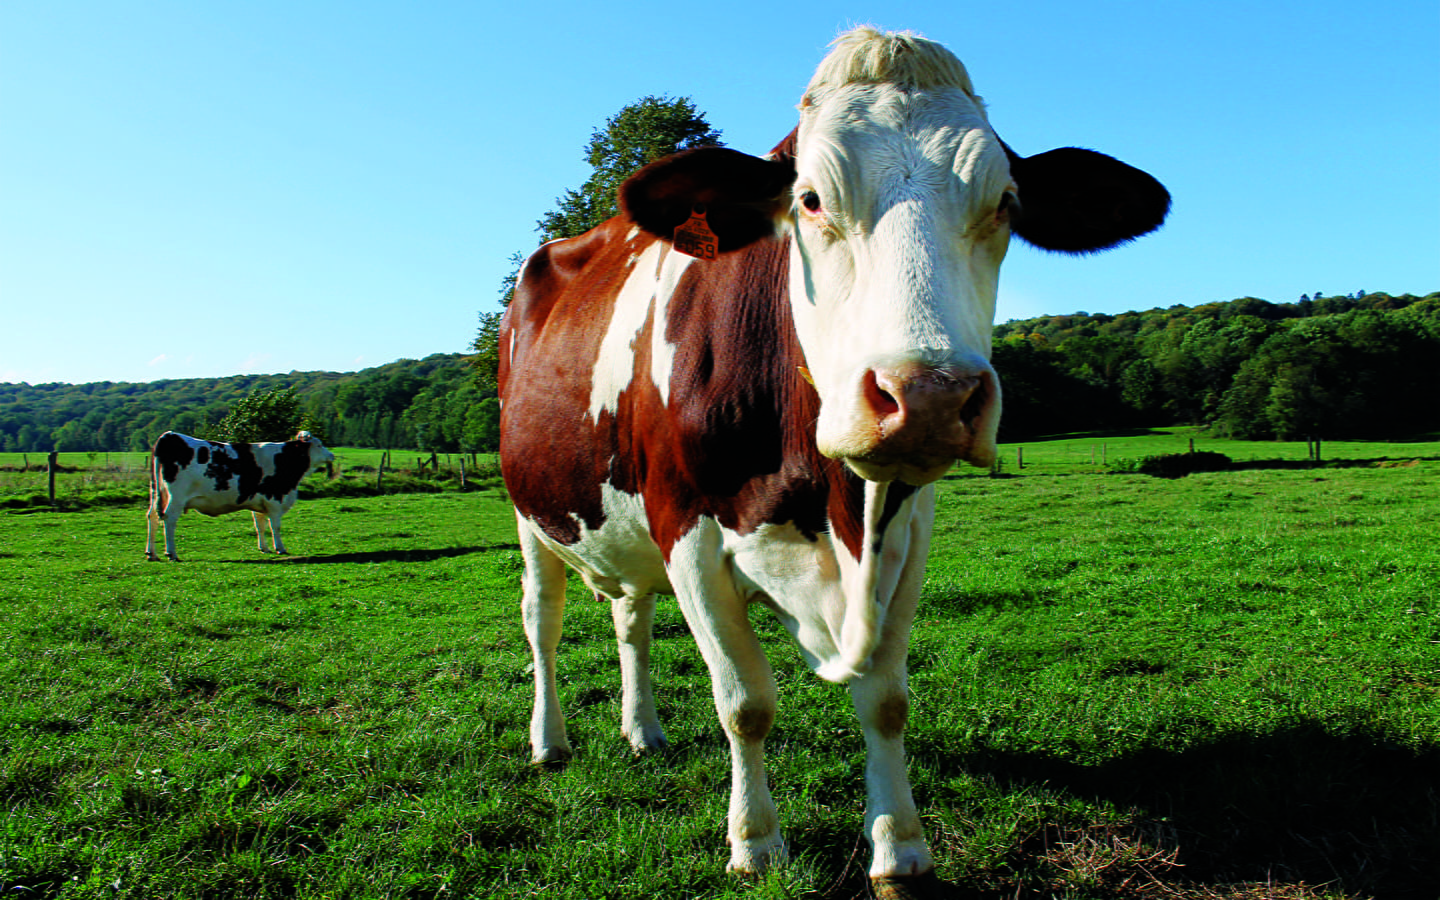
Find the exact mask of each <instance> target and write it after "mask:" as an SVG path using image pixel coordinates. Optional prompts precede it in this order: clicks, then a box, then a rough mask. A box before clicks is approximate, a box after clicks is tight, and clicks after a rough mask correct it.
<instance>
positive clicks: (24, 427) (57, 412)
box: [0, 353, 500, 453]
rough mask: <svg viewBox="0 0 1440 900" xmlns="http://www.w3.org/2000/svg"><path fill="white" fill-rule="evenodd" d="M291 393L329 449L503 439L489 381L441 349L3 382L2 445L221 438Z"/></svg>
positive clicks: (101, 447) (468, 446)
mask: <svg viewBox="0 0 1440 900" xmlns="http://www.w3.org/2000/svg"><path fill="white" fill-rule="evenodd" d="M287 394H289V395H292V396H293V400H294V405H295V407H296V408H297V411H298V414H299V415H298V418H299V420H300V421H301V422H302V423H303V425H304V427H306V428H308V429H309V430H310V431H312V432H314V433H315V434H316V435H318V436H320V438H321V439H322V440H323V441H325V443H326V444H330V445H334V446H346V447H381V448H395V449H422V450H434V451H439V452H442V453H445V452H456V451H465V452H469V451H476V452H483V451H489V450H493V449H495V447H496V445H497V444H498V441H499V422H500V407H499V400H497V399H496V396H495V388H494V384H493V382H492V383H489V384H487V383H486V382H485V380H484V379H483V378H481V377H478V376H477V374H476V372H475V371H474V369H473V367H472V366H470V365H469V364H468V363H467V357H466V356H464V355H462V354H459V353H437V354H434V355H432V356H427V357H425V358H424V359H421V360H413V359H402V360H397V361H395V362H392V363H388V364H386V365H383V366H376V367H374V368H370V369H365V370H363V371H360V372H350V373H341V372H291V373H289V374H284V375H236V376H231V377H228V378H185V379H167V380H163V381H153V382H146V383H132V382H110V381H104V382H92V383H88V384H59V383H56V384H38V385H30V384H24V383H20V384H0V450H4V451H9V452H44V451H49V450H58V451H61V452H77V451H107V450H109V451H114V450H147V449H149V447H150V445H151V444H152V443H153V442H154V441H155V438H156V437H158V436H159V435H160V434H162V433H164V432H165V431H167V430H168V431H182V432H185V433H187V434H193V435H195V436H197V437H202V438H209V439H213V440H226V439H229V438H232V437H235V436H236V434H235V427H234V426H235V419H236V417H235V415H234V414H235V413H236V411H237V410H244V409H246V408H247V403H249V404H250V407H249V408H253V407H254V406H255V405H257V404H258V405H261V406H263V405H264V402H265V401H267V400H274V399H282V398H284V397H285V395H287ZM245 437H252V438H253V439H256V440H287V439H289V438H290V437H293V433H288V434H287V433H276V434H261V435H249V434H247V435H245Z"/></svg>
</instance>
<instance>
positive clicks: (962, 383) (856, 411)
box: [821, 362, 1000, 485]
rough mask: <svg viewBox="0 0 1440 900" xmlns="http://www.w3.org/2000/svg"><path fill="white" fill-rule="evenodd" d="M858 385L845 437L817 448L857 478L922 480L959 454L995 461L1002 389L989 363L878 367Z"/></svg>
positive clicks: (987, 462)
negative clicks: (838, 460) (981, 364)
mask: <svg viewBox="0 0 1440 900" xmlns="http://www.w3.org/2000/svg"><path fill="white" fill-rule="evenodd" d="M858 390H859V397H858V398H857V401H856V402H855V404H854V406H853V407H852V410H853V416H854V418H853V420H852V422H851V423H850V429H849V431H850V434H849V436H848V439H847V440H844V441H840V442H837V443H836V444H835V446H834V447H833V448H830V449H827V448H825V447H823V446H822V448H821V449H822V451H824V452H826V455H828V456H833V457H836V458H838V459H842V460H844V462H845V463H846V464H847V465H848V466H849V467H850V468H851V469H852V470H853V471H854V472H855V473H856V474H857V475H859V476H860V477H862V478H864V479H866V480H868V481H895V480H899V481H902V482H905V483H907V484H914V485H922V484H929V483H930V482H932V481H935V480H936V479H938V478H940V476H942V475H944V474H945V473H946V472H947V471H949V470H950V467H951V466H952V465H954V464H955V462H956V461H957V460H961V461H964V462H968V463H971V464H973V465H977V466H986V467H988V466H989V465H991V463H993V462H994V459H995V453H996V448H995V430H996V425H997V424H998V419H999V400H1000V391H999V381H998V379H997V378H996V377H995V372H994V370H993V369H991V368H990V367H989V366H988V365H984V366H983V367H982V366H953V365H939V366H937V365H930V364H926V363H922V362H906V363H898V364H894V365H877V366H873V367H871V368H869V369H867V370H865V371H864V372H863V373H862V375H861V377H860V383H859V387H858ZM832 450H833V451H834V452H832Z"/></svg>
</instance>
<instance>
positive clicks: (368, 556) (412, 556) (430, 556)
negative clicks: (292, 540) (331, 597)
mask: <svg viewBox="0 0 1440 900" xmlns="http://www.w3.org/2000/svg"><path fill="white" fill-rule="evenodd" d="M519 549H520V545H519V544H477V545H475V546H470V547H437V548H432V549H417V550H366V551H363V552H360V553H330V554H326V555H324V556H278V557H277V556H271V557H267V558H264V559H234V560H230V561H231V562H237V563H245V564H247V565H256V564H259V565H270V566H276V565H282V566H308V565H317V564H321V563H380V562H434V561H435V560H437V559H451V558H453V557H456V556H468V555H470V554H471V553H487V552H489V551H491V550H519Z"/></svg>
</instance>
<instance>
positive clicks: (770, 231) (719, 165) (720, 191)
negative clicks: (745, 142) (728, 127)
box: [618, 147, 795, 253]
mask: <svg viewBox="0 0 1440 900" xmlns="http://www.w3.org/2000/svg"><path fill="white" fill-rule="evenodd" d="M794 180H795V167H794V165H792V164H791V162H790V161H789V160H786V159H761V158H760V157H758V156H751V155H749V154H748V153H741V152H740V151H738V150H731V149H729V148H728V147H697V148H695V149H693V150H684V151H681V152H680V153H676V154H674V155H673V156H667V157H665V158H664V159H659V160H656V161H655V162H653V163H651V164H650V165H648V166H646V167H644V168H643V169H641V170H640V171H638V172H636V173H635V174H634V175H631V176H630V177H629V178H628V179H626V181H625V183H624V184H622V185H621V186H620V194H619V198H618V199H619V201H620V209H621V210H622V211H623V212H624V213H625V215H626V216H628V217H629V218H630V219H631V221H633V222H634V223H635V224H636V225H638V226H640V228H641V230H643V231H647V232H649V233H650V234H653V235H655V236H656V237H659V238H663V239H664V240H667V241H668V240H670V239H671V238H672V236H673V235H674V233H675V229H676V228H677V227H679V226H680V225H683V224H684V223H685V221H686V220H687V219H689V218H690V214H691V213H692V212H694V211H695V210H696V209H697V208H699V209H702V210H704V212H705V216H706V219H707V221H708V224H709V226H710V230H711V231H713V232H715V236H716V238H717V239H718V243H719V248H718V249H719V251H720V252H721V253H727V252H729V251H731V250H739V249H741V248H742V247H747V246H749V245H750V244H753V243H755V242H756V241H758V240H760V239H762V238H765V237H770V236H772V235H774V234H775V233H776V231H777V225H776V223H777V222H778V221H779V220H780V218H781V217H782V216H783V214H784V212H785V211H786V210H787V209H789V207H790V184H791V182H793V181H794Z"/></svg>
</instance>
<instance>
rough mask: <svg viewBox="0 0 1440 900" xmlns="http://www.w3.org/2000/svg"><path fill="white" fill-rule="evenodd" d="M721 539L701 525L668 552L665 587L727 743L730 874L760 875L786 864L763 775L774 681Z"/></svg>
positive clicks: (774, 699) (772, 709)
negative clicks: (695, 650) (689, 636)
mask: <svg viewBox="0 0 1440 900" xmlns="http://www.w3.org/2000/svg"><path fill="white" fill-rule="evenodd" d="M723 559H724V555H723V553H722V552H721V548H720V546H719V535H718V534H715V533H712V532H711V530H710V529H706V528H704V527H700V528H696V529H694V530H692V531H691V532H690V534H688V535H686V536H685V538H684V539H683V540H682V542H681V544H678V545H677V546H676V548H675V551H674V552H672V554H671V559H670V566H669V569H670V575H671V584H673V585H674V587H675V596H676V598H677V599H678V600H679V601H680V607H681V609H682V610H683V611H684V613H685V620H686V622H687V623H688V624H689V626H690V630H691V632H692V633H693V634H694V635H695V640H696V642H697V643H698V644H699V645H700V654H701V655H702V656H704V657H705V664H706V665H707V666H708V667H709V669H710V688H711V691H712V693H713V694H714V697H715V711H716V713H717V714H718V715H719V717H720V725H721V727H722V728H724V729H725V736H726V738H727V739H728V740H729V742H730V778H731V780H730V814H729V827H728V829H727V836H726V840H727V841H728V842H729V844H730V863H729V866H728V868H729V869H730V871H732V872H762V871H764V870H765V869H767V868H769V867H770V866H772V865H774V864H777V863H781V862H783V861H784V860H785V855H786V854H785V840H784V838H783V837H782V836H781V834H780V817H779V814H778V813H777V812H776V809H775V801H774V800H773V799H772V798H771V796H770V786H769V784H768V783H767V781H766V777H765V738H766V736H767V735H769V733H770V727H771V726H772V725H773V724H774V722H775V706H776V690H775V676H774V674H773V673H772V672H771V670H770V661H769V660H767V659H766V658H765V653H764V651H763V650H762V649H761V647H760V640H759V639H758V638H757V637H756V636H755V630H754V628H753V627H752V626H751V625H750V618H749V616H748V615H747V612H746V602H745V598H744V597H743V596H742V595H741V594H740V592H739V591H738V590H737V588H736V586H735V582H734V578H733V576H732V575H731V574H730V573H729V571H728V570H726V569H725V568H724V566H723V564H717V562H718V561H720V560H723Z"/></svg>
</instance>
